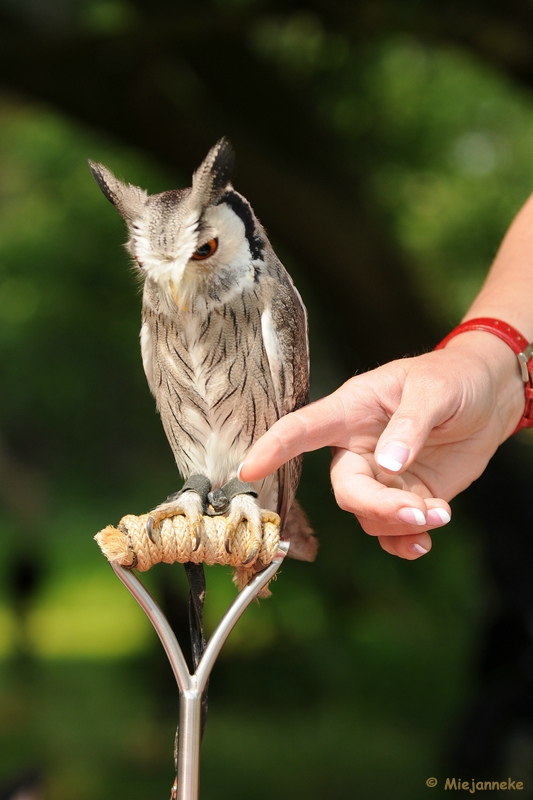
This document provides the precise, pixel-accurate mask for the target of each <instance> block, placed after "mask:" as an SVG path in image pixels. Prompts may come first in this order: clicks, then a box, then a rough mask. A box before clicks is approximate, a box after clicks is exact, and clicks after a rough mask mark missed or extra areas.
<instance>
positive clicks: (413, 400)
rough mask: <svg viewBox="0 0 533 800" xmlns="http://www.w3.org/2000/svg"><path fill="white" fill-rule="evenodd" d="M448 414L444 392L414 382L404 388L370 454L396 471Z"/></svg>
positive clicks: (411, 457)
mask: <svg viewBox="0 0 533 800" xmlns="http://www.w3.org/2000/svg"><path fill="white" fill-rule="evenodd" d="M450 415H451V411H450V407H449V402H448V400H447V398H446V397H445V392H439V391H435V387H433V389H430V388H429V387H427V391H425V390H424V387H423V386H421V385H420V383H418V382H416V381H410V382H409V385H406V386H405V387H404V391H403V394H402V397H401V400H400V405H399V406H398V408H397V409H396V411H395V412H394V414H393V415H392V416H391V418H390V421H389V423H388V424H387V426H386V428H385V430H384V431H383V433H382V434H381V436H380V437H379V439H378V443H377V445H376V449H375V451H374V457H375V459H376V462H377V463H378V464H379V465H380V467H383V468H384V469H386V470H388V471H389V472H400V471H401V470H403V469H405V468H406V467H408V466H410V464H412V463H413V461H415V460H416V458H417V456H418V455H419V453H420V451H421V450H422V448H423V447H424V445H425V443H426V441H427V439H428V437H429V436H430V434H431V431H432V430H433V429H434V428H435V427H436V426H437V425H441V424H442V423H443V422H445V421H446V420H447V419H449V417H450Z"/></svg>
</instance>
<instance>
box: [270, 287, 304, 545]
mask: <svg viewBox="0 0 533 800" xmlns="http://www.w3.org/2000/svg"><path fill="white" fill-rule="evenodd" d="M261 328H262V334H263V345H264V348H265V351H266V354H267V357H268V363H269V367H270V373H271V377H272V383H273V385H274V390H275V393H276V401H277V407H278V413H279V416H280V417H282V416H284V415H285V414H288V413H289V412H290V411H295V410H296V409H298V408H301V406H303V405H305V404H306V403H307V402H308V399H309V344H308V339H307V312H306V310H305V306H304V304H303V302H302V299H301V297H300V295H299V293H298V291H297V290H296V288H295V286H294V285H293V283H292V281H291V279H290V277H289V276H288V275H287V273H285V271H284V274H282V275H280V276H279V277H278V281H277V285H276V289H275V292H274V293H273V294H272V296H271V299H270V302H269V303H268V304H267V305H266V307H265V309H264V311H263V313H262V315H261ZM301 470H302V457H301V456H299V457H297V458H294V459H292V461H289V463H288V464H284V465H283V466H282V467H281V468H280V469H279V470H278V513H279V515H280V517H281V527H282V530H283V526H284V524H285V521H286V518H287V514H288V512H289V509H290V506H291V503H292V500H293V498H294V495H295V493H296V489H297V487H298V483H299V481H300V474H301Z"/></svg>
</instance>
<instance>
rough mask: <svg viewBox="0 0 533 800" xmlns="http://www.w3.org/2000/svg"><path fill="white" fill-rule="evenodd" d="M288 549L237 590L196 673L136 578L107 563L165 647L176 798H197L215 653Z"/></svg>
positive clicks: (282, 548)
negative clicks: (174, 692)
mask: <svg viewBox="0 0 533 800" xmlns="http://www.w3.org/2000/svg"><path fill="white" fill-rule="evenodd" d="M288 550H289V543H288V542H284V541H282V542H280V545H279V549H278V552H277V553H276V555H275V557H274V559H273V560H272V562H271V563H270V564H269V565H268V567H265V569H263V570H262V571H261V572H258V573H257V574H256V575H254V577H253V578H252V579H251V580H250V581H249V582H248V583H247V584H246V586H245V587H244V588H243V589H241V591H240V592H239V594H238V595H237V597H236V598H235V600H234V601H233V603H232V604H231V606H230V607H229V609H228V610H227V611H226V613H225V614H224V616H223V617H222V619H221V620H220V622H219V624H218V625H217V627H216V629H215V630H214V632H213V634H212V636H211V638H210V639H209V641H208V643H207V647H206V649H205V651H204V654H203V656H202V658H201V660H200V663H199V664H198V667H197V669H196V672H195V673H193V674H192V675H191V673H190V672H189V668H188V666H187V662H186V661H185V658H184V656H183V652H182V650H181V647H180V645H179V642H178V640H177V639H176V636H175V634H174V631H173V630H172V628H171V627H170V625H169V623H168V620H167V618H166V617H165V615H164V614H163V612H162V611H161V609H160V608H159V606H158V604H157V603H156V602H155V600H154V599H153V597H152V596H151V594H150V593H149V592H148V590H147V589H146V588H145V587H144V586H143V584H142V583H141V581H140V580H139V578H138V577H137V576H136V575H135V574H134V573H133V572H132V571H131V570H129V569H126V568H125V567H121V566H120V565H119V564H114V563H113V562H110V564H111V567H112V568H113V570H114V572H115V574H116V575H117V577H118V578H119V579H120V580H121V581H122V583H123V584H124V586H125V587H126V588H127V589H128V591H129V592H130V593H131V594H132V595H133V597H134V598H135V600H136V601H137V602H138V603H139V605H140V606H141V608H142V609H143V611H144V612H145V614H146V616H147V617H148V619H149V620H150V622H151V623H152V625H153V626H154V628H155V630H156V633H157V635H158V636H159V638H160V640H161V643H162V645H163V647H164V649H165V652H166V654H167V657H168V660H169V661H170V665H171V667H172V671H173V673H174V676H175V678H176V682H177V684H178V687H179V692H180V721H179V734H178V775H177V794H176V798H177V800H197V798H198V791H199V775H200V712H201V702H202V694H203V691H204V689H205V687H206V684H207V681H208V679H209V675H210V673H211V670H212V669H213V666H214V665H215V662H216V659H217V657H218V654H219V653H220V651H221V649H222V647H223V646H224V643H225V641H226V639H227V638H228V636H229V635H230V633H231V631H232V630H233V628H234V627H235V625H236V623H237V622H238V621H239V619H240V617H241V616H242V614H243V613H244V611H245V610H246V609H247V608H248V606H249V605H250V603H251V602H252V600H253V599H254V598H255V597H257V595H258V594H259V592H260V591H261V589H262V588H263V587H264V586H266V584H267V583H268V582H269V581H270V580H271V579H272V578H273V577H274V575H275V573H276V572H277V570H278V569H279V567H280V565H281V563H282V562H283V559H284V558H285V556H286V555H287V552H288Z"/></svg>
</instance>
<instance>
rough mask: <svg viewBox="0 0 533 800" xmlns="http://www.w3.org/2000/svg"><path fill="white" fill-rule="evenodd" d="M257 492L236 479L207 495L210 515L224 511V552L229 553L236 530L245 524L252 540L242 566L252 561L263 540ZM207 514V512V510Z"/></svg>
mask: <svg viewBox="0 0 533 800" xmlns="http://www.w3.org/2000/svg"><path fill="white" fill-rule="evenodd" d="M256 498H257V492H256V491H255V489H254V487H253V486H252V484H251V483H244V482H243V481H239V480H238V479H237V478H233V479H232V480H231V481H228V482H227V483H226V484H225V485H224V486H222V488H220V489H215V490H214V491H213V492H209V494H208V495H207V501H208V503H209V505H210V507H211V508H212V512H211V513H212V514H224V513H225V512H226V511H227V512H228V515H227V517H226V542H225V544H226V550H227V552H228V553H231V547H232V544H233V540H234V538H235V534H236V533H237V528H238V527H239V525H240V523H241V522H245V523H246V525H247V527H248V532H249V534H250V537H251V539H252V547H251V549H250V552H249V553H248V557H247V558H246V561H245V562H244V564H249V563H250V562H251V561H253V560H254V559H255V558H256V556H257V554H258V553H259V551H260V549H261V543H262V540H263V525H262V518H261V509H260V508H259V506H258V505H257V503H256ZM208 513H209V510H208Z"/></svg>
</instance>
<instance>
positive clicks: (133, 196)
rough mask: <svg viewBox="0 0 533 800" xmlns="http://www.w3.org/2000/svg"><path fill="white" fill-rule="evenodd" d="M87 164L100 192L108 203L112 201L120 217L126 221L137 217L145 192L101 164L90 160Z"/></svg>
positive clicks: (144, 198)
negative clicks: (123, 181) (125, 181)
mask: <svg viewBox="0 0 533 800" xmlns="http://www.w3.org/2000/svg"><path fill="white" fill-rule="evenodd" d="M88 164H89V167H90V170H91V172H92V174H93V178H94V179H95V181H96V183H97V184H98V186H99V187H100V189H101V190H102V193H103V194H104V195H105V197H107V199H108V200H109V202H110V203H113V205H114V206H115V208H116V209H117V211H118V213H119V214H120V215H121V217H123V219H124V220H125V221H126V222H131V221H133V220H134V219H135V218H136V217H139V216H140V214H141V213H142V209H143V206H144V204H145V202H146V199H147V197H148V195H147V194H146V192H145V191H144V190H143V189H140V188H139V187H138V186H132V185H131V184H129V183H122V181H119V180H118V178H116V177H115V176H114V175H113V173H112V172H111V170H110V169H107V167H104V165H103V164H97V163H96V162H95V161H91V160H89V161H88Z"/></svg>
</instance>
